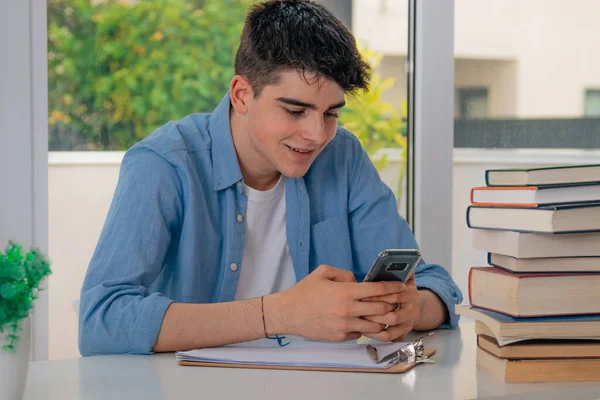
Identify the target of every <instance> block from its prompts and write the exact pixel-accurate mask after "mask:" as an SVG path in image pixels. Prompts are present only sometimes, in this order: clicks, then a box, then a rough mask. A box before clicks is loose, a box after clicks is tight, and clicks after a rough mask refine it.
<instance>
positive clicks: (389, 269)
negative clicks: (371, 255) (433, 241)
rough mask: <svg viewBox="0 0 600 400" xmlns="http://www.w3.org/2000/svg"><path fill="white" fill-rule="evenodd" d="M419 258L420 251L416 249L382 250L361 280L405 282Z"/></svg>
mask: <svg viewBox="0 0 600 400" xmlns="http://www.w3.org/2000/svg"><path fill="white" fill-rule="evenodd" d="M420 260H421V252H420V251H419V250H416V249H387V250H383V251H382V252H381V253H379V255H378V256H377V258H376V259H375V262H373V265H372V266H371V269H369V272H368V273H367V276H365V279H363V282H379V281H402V282H406V281H407V280H408V279H409V278H410V275H411V274H412V273H413V271H414V269H415V267H416V266H417V264H418V263H419V261H420Z"/></svg>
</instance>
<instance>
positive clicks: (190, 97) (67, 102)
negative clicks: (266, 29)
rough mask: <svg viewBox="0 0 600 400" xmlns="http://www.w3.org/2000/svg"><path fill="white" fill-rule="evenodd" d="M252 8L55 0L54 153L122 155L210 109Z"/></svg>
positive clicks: (171, 1)
mask: <svg viewBox="0 0 600 400" xmlns="http://www.w3.org/2000/svg"><path fill="white" fill-rule="evenodd" d="M252 2H253V0H203V1H199V0H195V1H191V0H143V1H135V2H131V1H114V0H107V1H95V0H50V1H49V2H48V39H49V40H48V83H49V88H48V93H49V125H50V132H49V142H50V143H49V145H50V149H52V150H125V149H127V148H128V147H130V146H132V145H133V144H135V143H136V142H138V141H139V140H141V139H143V138H144V137H145V136H147V135H148V134H149V133H151V132H152V131H153V130H154V129H156V128H157V127H158V126H160V125H162V124H164V123H166V122H167V121H169V120H174V119H179V118H181V117H183V116H185V115H187V114H189V113H191V112H198V111H201V112H202V111H206V112H208V111H212V109H213V108H214V107H216V105H217V104H218V103H219V102H220V100H221V99H222V97H223V95H224V94H225V93H226V92H227V90H228V88H229V81H230V79H231V77H232V76H233V58H234V54H235V50H236V49H237V45H238V42H239V37H240V34H241V31H242V26H243V23H244V17H245V13H246V10H247V8H248V6H249V5H250V4H251V3H252ZM199 7H201V8H199Z"/></svg>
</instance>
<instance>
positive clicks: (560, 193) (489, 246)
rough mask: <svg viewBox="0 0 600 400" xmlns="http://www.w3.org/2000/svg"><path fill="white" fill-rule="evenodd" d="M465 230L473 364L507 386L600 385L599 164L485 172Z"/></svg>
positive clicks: (465, 311) (465, 309) (463, 308)
mask: <svg viewBox="0 0 600 400" xmlns="http://www.w3.org/2000/svg"><path fill="white" fill-rule="evenodd" d="M486 185H487V186H486V187H476V188H473V189H472V190H471V205H470V206H469V207H468V209H467V226H469V228H472V229H473V245H474V247H475V248H477V249H479V250H483V251H485V252H487V253H488V264H489V265H488V266H485V267H473V268H471V270H470V272H469V301H470V303H471V306H467V305H460V306H457V313H458V314H461V315H464V316H465V317H470V318H473V319H475V321H476V322H475V329H476V333H477V366H478V368H480V369H483V370H486V371H488V372H489V373H490V374H491V375H493V376H495V377H497V378H499V379H502V380H504V381H506V382H557V381H563V382H565V381H600V165H576V166H564V167H551V168H537V169H529V170H525V169H521V170H517V169H506V170H488V171H486Z"/></svg>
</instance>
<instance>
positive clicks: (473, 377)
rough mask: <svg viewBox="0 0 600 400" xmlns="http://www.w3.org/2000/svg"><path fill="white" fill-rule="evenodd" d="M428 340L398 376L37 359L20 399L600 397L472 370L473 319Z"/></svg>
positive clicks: (579, 387) (587, 388) (166, 361)
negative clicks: (426, 353)
mask: <svg viewBox="0 0 600 400" xmlns="http://www.w3.org/2000/svg"><path fill="white" fill-rule="evenodd" d="M427 344H428V345H429V346H432V347H436V348H437V354H436V355H435V356H434V359H435V360H436V363H435V364H422V365H418V366H417V367H416V368H414V369H412V370H411V371H409V372H407V373H405V374H401V375H393V374H390V375H388V374H355V373H327V372H304V371H268V370H245V369H225V368H200V367H181V366H178V365H177V363H176V361H175V355H174V354H172V353H170V354H159V355H153V356H130V355H119V356H100V357H88V358H82V359H73V360H60V361H38V362H33V363H31V365H30V370H29V378H28V382H27V388H26V391H25V399H27V400H34V399H35V400H44V399H48V400H68V399H86V400H87V399H102V400H106V399H132V400H135V399H140V400H153V399H243V400H269V399H274V400H284V399H286V400H287V399H290V400H291V399H302V400H305V399H311V398H315V399H328V400H336V399H343V400H350V399H381V400H388V399H390V400H391V399H402V400H407V399H471V398H490V397H495V396H508V397H507V398H511V399H528V400H529V399H533V400H536V399H567V398H568V399H571V400H575V399H577V400H579V399H600V383H577V384H574V383H564V384H505V383H504V382H501V381H498V380H496V379H494V378H492V377H490V376H489V375H487V374H486V373H485V372H483V371H477V370H476V367H475V348H476V341H475V333H474V324H473V323H472V322H470V321H464V322H462V323H461V326H460V329H459V330H456V331H439V332H436V334H435V335H433V336H432V337H430V338H428V339H427Z"/></svg>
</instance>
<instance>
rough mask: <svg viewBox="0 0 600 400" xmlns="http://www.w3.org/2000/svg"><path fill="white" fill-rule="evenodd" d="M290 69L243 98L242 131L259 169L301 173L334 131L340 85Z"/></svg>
mask: <svg viewBox="0 0 600 400" xmlns="http://www.w3.org/2000/svg"><path fill="white" fill-rule="evenodd" d="M306 78H307V79H308V82H310V83H307V81H306V80H305V79H304V77H303V76H302V75H300V74H299V73H298V72H297V71H295V70H286V71H282V72H280V80H279V82H278V83H277V84H274V85H267V86H265V87H264V88H263V89H262V91H261V93H260V95H259V96H258V97H257V98H256V97H254V96H253V95H252V96H249V97H250V99H249V100H248V101H247V103H246V104H247V114H246V118H245V119H246V121H245V122H246V129H245V130H246V134H247V140H248V142H247V144H249V146H248V147H249V148H248V149H245V151H246V152H251V153H254V154H252V155H251V158H250V159H252V160H253V161H254V162H255V163H259V164H260V165H255V167H259V169H260V171H261V172H262V173H269V172H276V171H279V172H280V173H282V174H283V175H285V176H287V177H289V178H299V177H302V176H304V175H305V174H306V172H307V171H308V169H309V167H310V166H311V164H312V162H313V161H314V160H315V158H316V157H317V155H318V154H319V153H320V152H321V151H322V150H323V149H324V148H325V146H327V144H328V143H329V142H330V141H331V140H332V139H333V137H334V136H335V132H336V128H337V122H338V118H337V116H338V113H339V111H340V109H341V107H343V105H344V91H343V89H342V88H341V87H340V86H339V85H338V84H337V83H336V82H334V81H331V80H328V79H321V80H320V81H319V83H318V84H317V83H315V82H314V80H313V79H312V78H314V74H309V73H307V74H306Z"/></svg>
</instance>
